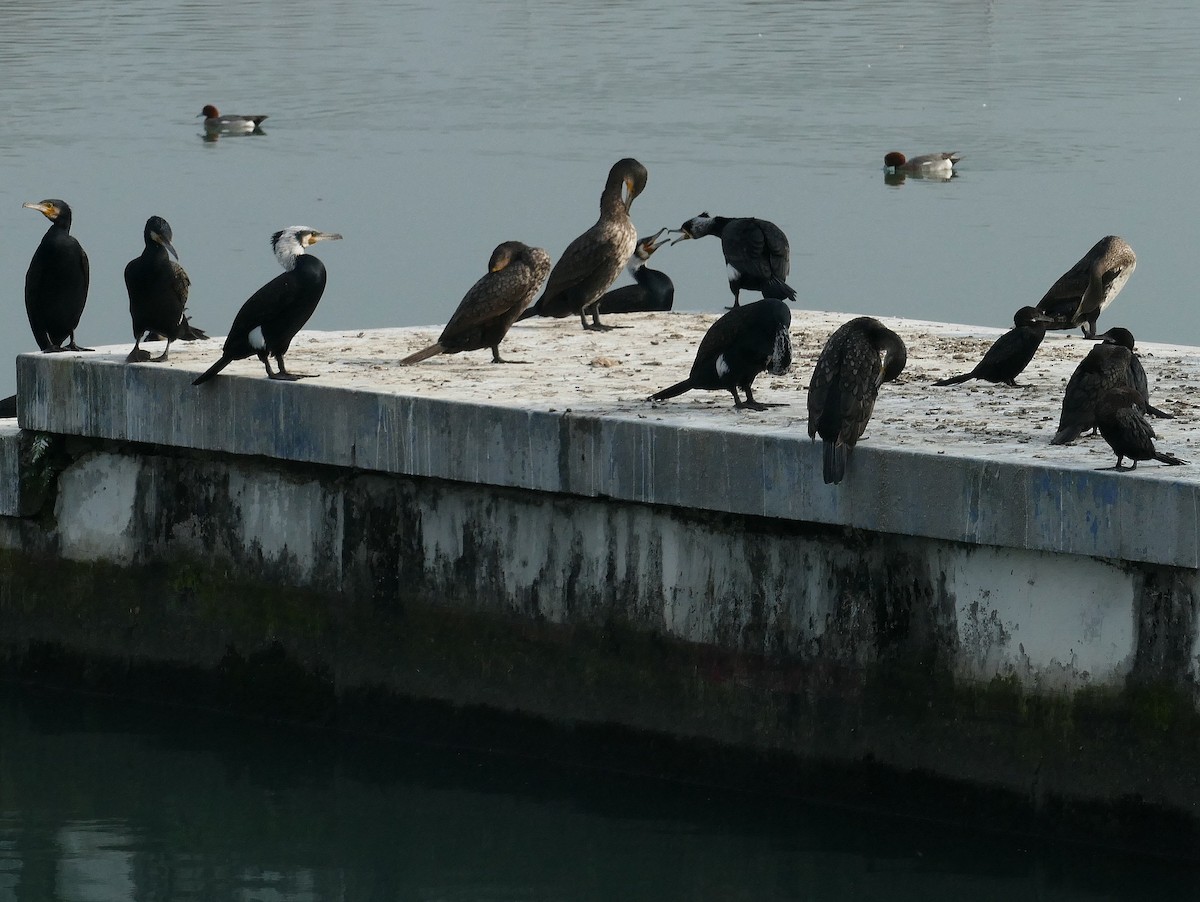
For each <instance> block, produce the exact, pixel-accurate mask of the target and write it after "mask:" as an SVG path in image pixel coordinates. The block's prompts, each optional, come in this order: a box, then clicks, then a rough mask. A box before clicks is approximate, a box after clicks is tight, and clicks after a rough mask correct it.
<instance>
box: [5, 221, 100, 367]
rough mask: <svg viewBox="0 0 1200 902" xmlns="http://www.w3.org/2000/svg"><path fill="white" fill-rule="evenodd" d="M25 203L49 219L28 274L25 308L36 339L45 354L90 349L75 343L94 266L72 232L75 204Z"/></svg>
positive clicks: (30, 262) (26, 278)
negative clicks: (72, 210) (91, 269)
mask: <svg viewBox="0 0 1200 902" xmlns="http://www.w3.org/2000/svg"><path fill="white" fill-rule="evenodd" d="M21 206H22V207H28V208H29V209H31V210H37V211H38V212H39V213H41V214H42V215H43V216H45V217H46V218H47V219H49V220H50V228H48V229H47V230H46V234H45V235H43V236H42V243H41V244H39V245H38V247H37V250H36V251H34V252H33V259H32V260H30V261H29V270H28V271H27V272H26V273H25V312H26V313H27V314H28V315H29V326H30V328H31V329H33V337H34V338H35V339H36V340H37V343H38V347H39V348H41V349H42V350H43V351H47V352H50V351H90V350H91V348H81V347H79V345H77V344H75V330H76V328H78V326H79V318H80V317H81V316H82V315H83V305H84V304H86V303H87V293H88V278H89V272H90V270H89V268H88V257H87V254H86V253H84V250H83V248H82V247H80V245H79V242H78V241H76V240H75V238H74V237H72V235H71V208H70V207H69V206H67V203H66V201H62V200H57V199H54V198H51V199H49V200H43V201H38V202H37V203H36V204H34V203H28V204H21ZM64 341H65V342H67V344H66V345H65V346H64V345H63V342H64Z"/></svg>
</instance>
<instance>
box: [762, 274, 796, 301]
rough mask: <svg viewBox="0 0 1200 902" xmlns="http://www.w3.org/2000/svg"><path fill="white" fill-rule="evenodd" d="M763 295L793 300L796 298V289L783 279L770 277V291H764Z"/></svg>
mask: <svg viewBox="0 0 1200 902" xmlns="http://www.w3.org/2000/svg"><path fill="white" fill-rule="evenodd" d="M763 297H772V298H787V299H788V300H789V301H794V300H796V289H795V288H793V287H792V286H791V285H789V284H788V283H787V282H785V281H783V279H772V280H771V290H770V293H769V294H768V293H765V292H764V294H763Z"/></svg>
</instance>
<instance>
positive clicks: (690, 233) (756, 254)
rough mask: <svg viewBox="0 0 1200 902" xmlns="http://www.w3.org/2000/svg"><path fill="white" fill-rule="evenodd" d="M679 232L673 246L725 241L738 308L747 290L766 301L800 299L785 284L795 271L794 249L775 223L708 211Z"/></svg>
mask: <svg viewBox="0 0 1200 902" xmlns="http://www.w3.org/2000/svg"><path fill="white" fill-rule="evenodd" d="M675 231H676V232H678V233H679V237H678V238H676V239H675V241H673V242H672V244H678V243H679V242H680V241H686V240H687V239H689V238H703V237H704V236H705V235H716V236H717V237H718V238H720V239H721V252H722V253H723V254H724V255H725V272H726V275H727V276H728V277H729V290H730V291H731V292H733V306H734V307H736V306H737V305H738V294H739V292H741V290H742V289H743V288H745V289H746V290H747V291H761V292H762V296H763V297H764V298H787V299H788V300H789V301H794V300H796V291H795V289H793V288H792V287H791V286H790V285H788V284H787V282H785V281H784V280H785V279H786V278H787V277H788V271H789V270H790V269H791V249H790V248H789V246H788V240H787V236H786V235H785V234H783V229H781V228H779V226H777V225H775V223H773V222H767V220H765V219H755V218H754V217H752V216H746V217H742V218H740V219H730V218H729V217H728V216H709V215H708V213H707V212H705V213H701V214H700V215H699V216H693V217H692V218H691V219H689V220H688V221H687V222H685V223H684V224H683V225H681V226H680V227H679V228H678V229H676V230H675Z"/></svg>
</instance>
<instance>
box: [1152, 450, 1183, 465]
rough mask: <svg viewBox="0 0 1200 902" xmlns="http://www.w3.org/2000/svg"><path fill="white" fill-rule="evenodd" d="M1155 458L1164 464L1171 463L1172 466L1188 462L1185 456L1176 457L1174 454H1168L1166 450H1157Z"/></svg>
mask: <svg viewBox="0 0 1200 902" xmlns="http://www.w3.org/2000/svg"><path fill="white" fill-rule="evenodd" d="M1154 459H1155V460H1157V461H1160V462H1162V463H1164V464H1170V465H1171V466H1172V467H1178V466H1179V465H1180V464H1186V463H1187V461H1186V460H1184V459H1183V458H1181V457H1176V456H1175V455H1174V454H1168V453H1167V452H1166V451H1155V452H1154Z"/></svg>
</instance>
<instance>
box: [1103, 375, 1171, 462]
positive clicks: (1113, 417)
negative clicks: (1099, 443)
mask: <svg viewBox="0 0 1200 902" xmlns="http://www.w3.org/2000/svg"><path fill="white" fill-rule="evenodd" d="M1141 407H1142V397H1141V395H1139V394H1138V392H1137V390H1136V389H1134V388H1130V387H1128V386H1123V387H1120V388H1110V389H1108V390H1107V391H1106V392H1105V393H1104V394H1103V395H1101V397H1100V400H1099V401H1097V402H1096V426H1097V427H1099V429H1100V434H1101V435H1102V436H1104V440H1105V441H1106V442H1108V445H1109V447H1110V448H1112V449H1113V451H1114V452H1115V453H1116V455H1117V462H1116V464H1115V465H1113V466H1111V467H1102V468H1101V469H1105V470H1136V469H1137V465H1138V461H1139V460H1157V461H1161V462H1162V463H1164V464H1169V465H1171V466H1178V465H1179V464H1186V463H1187V461H1186V460H1181V459H1180V458H1178V457H1176V456H1175V455H1174V454H1168V453H1167V452H1165V451H1156V450H1154V438H1155V435H1154V430H1153V429H1151V428H1150V424H1149V423H1147V422H1146V418H1145V417H1143V416H1142V412H1141ZM1126 457H1128V458H1129V459H1130V460H1132V461H1133V463H1132V464H1130V465H1129V466H1128V467H1123V466H1121V461H1122V460H1124V459H1125V458H1126Z"/></svg>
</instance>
